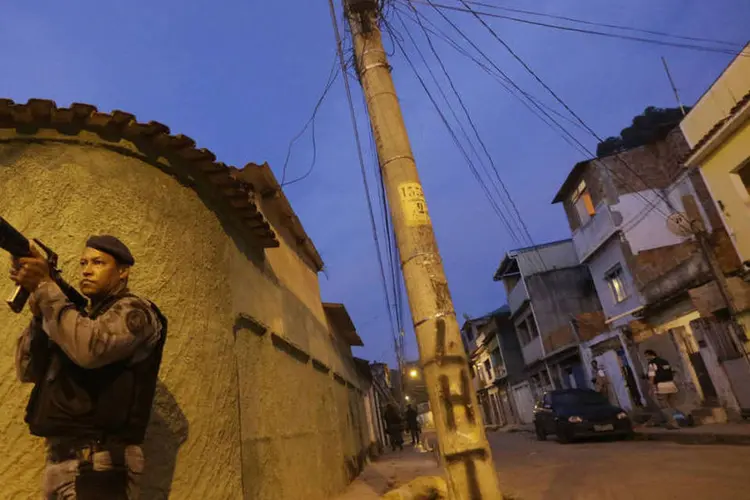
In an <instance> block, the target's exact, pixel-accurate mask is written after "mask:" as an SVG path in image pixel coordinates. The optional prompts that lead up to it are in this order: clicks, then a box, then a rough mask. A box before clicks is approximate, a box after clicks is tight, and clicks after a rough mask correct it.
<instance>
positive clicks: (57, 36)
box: [0, 0, 750, 363]
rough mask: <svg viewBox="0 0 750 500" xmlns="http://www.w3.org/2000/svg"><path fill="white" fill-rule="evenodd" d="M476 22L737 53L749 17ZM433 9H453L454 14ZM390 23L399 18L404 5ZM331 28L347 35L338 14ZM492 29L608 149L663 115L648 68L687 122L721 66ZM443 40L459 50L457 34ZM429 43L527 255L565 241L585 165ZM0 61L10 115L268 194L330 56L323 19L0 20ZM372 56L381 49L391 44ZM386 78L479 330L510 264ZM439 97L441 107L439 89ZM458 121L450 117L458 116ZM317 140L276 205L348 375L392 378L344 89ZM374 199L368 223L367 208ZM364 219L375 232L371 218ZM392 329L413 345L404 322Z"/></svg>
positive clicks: (145, 6) (139, 15)
mask: <svg viewBox="0 0 750 500" xmlns="http://www.w3.org/2000/svg"><path fill="white" fill-rule="evenodd" d="M483 2H484V3H487V4H490V5H495V6H502V7H508V8H515V9H525V10H530V11H535V12H542V13H547V14H554V15H562V16H568V17H573V18H579V19H585V20H587V21H593V22H598V23H608V24H618V25H626V26H633V27H638V28H641V29H647V30H654V31H662V32H669V33H673V34H678V35H685V36H692V37H701V38H707V39H720V40H725V41H729V42H736V43H738V44H740V45H742V44H744V43H745V42H746V41H747V39H748V38H750V36H749V35H750V28H748V19H750V2H747V1H746V0H717V1H715V2H708V1H704V0H660V1H658V2H655V1H653V0H628V1H625V0H608V1H601V0H566V1H562V0H483ZM440 3H442V4H445V5H455V6H458V5H460V3H459V2H458V1H457V0H440ZM396 5H401V7H399V8H400V9H404V8H405V7H403V5H404V3H403V0H400V1H399V2H396ZM475 7H476V8H477V9H481V10H483V11H486V12H495V13H498V14H507V15H512V16H517V17H523V18H526V19H534V20H537V21H543V22H547V23H557V24H562V23H564V22H563V21H561V20H559V19H552V18H541V17H531V16H528V15H522V14H511V13H509V12H507V11H499V10H493V9H491V8H490V7H480V6H477V5H475ZM336 8H337V11H338V12H337V15H338V21H339V24H342V23H341V21H342V16H341V5H340V2H339V0H336ZM418 9H419V10H420V12H422V13H424V14H425V15H427V16H429V17H430V19H433V20H434V21H435V22H436V23H439V26H441V29H443V30H444V31H446V32H449V31H450V28H449V27H448V26H447V25H445V24H444V23H441V22H439V21H440V19H439V17H438V16H437V15H436V14H435V13H434V11H431V10H430V8H429V7H427V6H425V5H424V4H418ZM446 15H447V16H449V18H450V19H452V20H454V21H455V22H456V23H457V25H458V26H459V27H461V28H462V29H463V30H464V31H465V33H466V34H467V35H468V36H469V37H471V38H472V39H473V40H474V41H475V43H476V44H477V45H478V46H479V47H480V48H481V49H482V50H483V51H484V52H485V53H486V54H487V55H489V56H490V57H491V58H492V59H493V60H494V61H496V63H497V64H498V65H499V66H500V67H501V68H502V69H503V71H505V72H506V73H507V74H508V75H509V76H510V77H511V78H513V79H514V80H515V81H516V82H517V84H518V85H519V87H521V88H523V89H524V91H526V92H528V93H529V94H532V95H534V96H535V97H537V98H539V99H540V100H541V101H542V102H544V103H545V104H546V105H548V106H550V107H553V108H554V109H555V110H556V111H558V112H561V113H562V112H564V110H563V108H562V107H561V106H560V105H559V104H557V103H556V102H555V101H554V99H553V98H552V97H551V96H550V95H549V94H547V93H546V92H545V90H544V89H543V88H542V87H541V86H540V85H539V84H538V83H537V82H535V81H534V79H533V78H531V77H530V76H529V75H528V74H527V73H525V70H524V69H523V67H522V66H521V65H520V64H519V63H518V62H517V61H515V60H514V59H513V58H512V57H510V56H509V55H508V53H507V52H506V51H505V49H504V48H503V46H502V45H501V44H500V43H499V42H498V41H497V40H495V39H494V38H492V36H491V35H490V34H489V32H488V31H487V30H486V29H485V28H484V27H483V26H482V25H481V24H480V23H479V21H477V20H476V19H474V18H473V17H471V15H470V14H467V13H463V12H451V11H446ZM389 21H390V23H391V25H392V26H393V27H394V29H395V30H396V31H397V32H398V36H399V38H400V39H401V40H402V43H403V44H404V46H405V47H406V49H407V53H408V54H409V57H410V58H411V60H412V61H413V62H414V63H415V65H416V68H417V70H418V71H419V72H420V74H422V75H423V78H425V79H427V81H429V74H428V73H427V72H426V68H425V65H424V63H423V62H422V61H421V59H420V58H419V56H418V54H417V53H416V51H415V50H414V48H413V47H411V46H410V43H411V42H410V41H409V37H408V34H411V35H412V36H414V37H415V38H416V39H417V43H418V44H419V46H420V47H421V49H422V51H423V53H424V54H425V56H426V57H428V62H429V65H430V67H431V69H433V70H434V71H436V74H438V75H439V76H440V75H441V74H442V73H441V70H440V68H439V66H437V65H436V64H435V60H434V59H433V58H432V54H431V53H430V51H429V48H428V45H427V44H426V42H425V40H424V38H423V36H422V34H421V32H420V30H419V27H418V26H416V25H415V24H413V23H412V22H411V21H408V20H407V21H406V28H407V30H408V34H407V32H406V31H407V30H405V29H404V27H403V26H402V25H401V23H400V21H399V20H398V17H396V16H395V11H391V16H390V18H389ZM487 23H488V24H489V25H490V26H491V27H492V28H493V29H495V30H496V31H497V33H498V34H500V35H501V36H502V37H503V39H504V40H505V41H506V42H507V43H508V44H509V45H510V46H511V47H512V48H513V49H514V50H515V51H516V52H517V53H518V55H519V56H521V57H522V58H523V59H524V60H525V61H526V62H527V63H528V64H529V65H530V66H531V67H532V68H533V69H534V70H535V71H536V72H537V73H538V75H539V76H540V77H541V78H542V79H543V80H544V81H545V82H546V83H547V84H548V85H549V86H550V87H551V88H552V89H553V90H555V92H556V93H557V94H558V95H559V96H560V97H562V98H563V99H564V100H565V101H566V102H567V103H568V104H569V106H570V107H571V108H572V109H573V110H575V111H576V112H577V113H578V114H579V115H580V116H581V117H582V118H583V119H584V120H585V121H586V122H587V124H589V125H590V126H591V127H592V128H593V129H594V130H595V131H596V132H597V133H598V134H599V135H600V136H602V137H606V136H609V135H617V134H618V133H619V131H620V130H621V129H622V128H624V127H626V126H627V125H629V124H630V122H631V120H632V118H633V116H634V115H637V114H639V113H641V112H642V111H643V110H644V108H646V107H647V106H649V105H653V106H658V107H672V106H674V105H675V97H674V95H673V92H672V89H671V88H670V86H669V83H668V80H667V78H666V75H665V72H664V69H663V66H662V61H661V56H664V57H666V59H667V61H668V63H669V66H670V70H671V72H672V76H673V77H674V80H675V82H676V85H677V87H678V90H679V92H680V95H681V97H682V100H683V101H684V102H685V103H686V104H692V103H694V102H695V101H696V100H697V99H698V98H699V97H700V96H701V94H702V93H703V92H704V91H705V90H706V89H707V87H708V86H709V85H710V84H711V83H712V82H713V81H714V80H715V79H716V78H717V77H718V76H719V74H720V73H721V71H722V70H723V69H724V67H725V66H726V65H727V64H728V63H729V62H730V60H731V59H732V56H731V55H727V54H721V53H713V52H700V51H695V50H689V49H685V48H678V47H671V46H661V45H653V44H646V43H640V42H636V41H628V40H622V39H616V38H606V37H599V36H594V35H590V34H582V33H575V32H570V31H559V30H552V29H548V28H544V27H539V26H532V25H528V24H520V23H516V22H512V21H509V20H505V19H489V18H488V19H487ZM567 24H568V25H570V23H567ZM578 26H579V27H581V26H580V25H578ZM588 28H590V29H597V30H603V31H607V32H614V30H612V29H609V28H601V27H593V26H588ZM618 33H621V34H625V35H629V36H647V35H643V34H637V33H634V32H624V31H619V32H618ZM452 38H454V39H455V40H456V41H460V40H461V39H460V38H459V37H458V35H456V34H455V32H454V33H453V34H452ZM673 41H677V42H679V43H699V44H702V45H705V43H706V42H691V41H688V40H675V39H673ZM434 43H435V47H436V49H437V51H438V52H439V54H440V55H441V57H442V60H443V61H444V63H445V65H446V67H447V69H448V70H449V72H450V74H451V75H452V77H453V80H454V84H455V85H456V88H457V89H458V90H459V91H460V93H461V95H462V98H463V100H464V103H465V104H466V106H467V108H468V109H469V111H470V113H471V116H472V118H473V120H474V122H475V124H476V126H477V128H478V130H479V131H480V133H481V135H482V137H483V139H484V142H485V143H486V145H487V148H488V149H489V151H490V153H491V155H492V157H493V159H494V162H495V164H496V166H497V168H498V171H499V173H500V175H501V176H502V179H503V181H504V182H505V184H506V186H507V188H508V190H509V191H510V193H511V195H512V197H513V199H514V200H515V202H516V203H517V205H518V209H519V210H520V213H521V215H522V217H523V219H524V221H525V222H526V224H527V225H528V228H529V230H530V233H531V235H532V237H533V239H534V241H535V242H536V243H541V242H545V241H550V240H556V239H562V238H567V237H569V236H570V231H569V228H568V225H567V221H566V219H565V217H564V214H563V211H562V208H561V207H560V206H559V205H551V204H550V202H551V200H552V198H553V196H554V194H555V193H556V191H557V189H558V188H559V186H560V184H561V183H562V181H563V180H564V179H565V177H566V175H567V174H568V172H569V170H570V169H571V168H572V167H573V165H574V164H575V163H576V162H577V161H580V160H582V159H584V157H583V155H582V154H581V153H579V152H578V151H576V150H575V149H573V148H572V147H571V146H570V145H568V144H567V143H566V142H565V141H563V140H562V139H561V137H560V136H559V135H558V134H557V133H555V132H553V131H552V130H551V129H550V128H549V127H547V126H546V125H545V124H544V123H543V122H542V121H540V119H539V118H537V117H536V116H534V115H533V114H531V113H530V112H529V111H528V109H527V108H525V107H524V106H523V105H522V104H521V103H520V102H519V101H518V100H517V99H515V98H514V97H512V96H511V95H509V94H508V92H507V91H506V90H504V89H503V88H502V87H501V86H500V85H499V84H498V83H497V82H496V81H495V80H494V79H492V78H491V77H489V76H488V75H487V74H486V73H485V72H483V71H482V70H481V69H480V68H478V67H477V66H476V65H475V64H474V62H472V61H470V60H469V59H467V58H466V57H464V56H463V55H461V54H459V53H458V52H456V51H454V50H453V49H452V48H451V47H450V46H449V45H447V44H446V43H444V42H443V41H441V40H438V39H435V40H434ZM0 46H2V47H3V50H2V52H0V68H2V71H0V97H5V98H10V99H13V100H15V101H18V102H25V101H26V100H27V99H29V98H32V97H37V98H47V99H53V100H55V101H56V102H57V104H58V105H61V106H66V105H69V104H70V103H72V102H85V103H90V104H94V105H96V106H97V107H98V108H99V109H100V110H102V111H111V110H114V109H121V110H123V111H128V112H131V113H134V114H135V115H136V116H137V117H138V119H139V120H140V121H148V120H156V121H159V122H162V123H164V124H166V125H168V126H169V127H170V128H171V129H172V131H173V132H174V133H182V134H185V135H188V136H190V137H192V138H194V139H195V140H196V142H197V143H198V145H199V146H200V147H206V148H209V149H211V150H212V151H213V152H214V153H216V156H217V157H218V158H219V160H221V161H223V162H225V163H227V164H231V165H237V166H242V165H245V164H246V163H248V162H256V163H262V162H264V161H267V162H269V163H270V165H271V166H272V168H273V169H274V171H275V172H276V174H277V176H278V177H279V178H280V177H281V170H282V166H283V164H284V160H285V157H286V154H287V148H288V145H289V141H290V140H291V139H292V138H293V137H294V136H295V135H296V134H297V133H298V132H299V131H300V129H301V128H302V127H303V126H304V124H305V123H306V122H307V121H308V119H309V118H310V116H311V113H312V109H313V107H314V105H315V103H316V101H317V100H318V99H319V97H320V95H321V93H322V90H323V87H324V86H325V84H326V80H327V78H328V75H329V73H330V71H331V67H332V65H333V64H334V57H335V54H336V52H335V44H334V36H333V30H332V25H331V19H330V15H329V7H328V3H327V2H326V1H325V0H316V1H311V0H306V1H296V2H294V1H292V2H280V1H257V0H256V1H245V2H240V1H236V0H226V1H224V2H208V1H205V0H193V1H191V2H185V1H179V2H178V1H175V0H163V1H160V2H153V1H146V0H132V1H130V2H102V1H95V0H80V1H76V2H52V1H46V2H44V1H43V2H4V5H3V15H2V16H0ZM386 46H387V48H388V49H389V50H390V49H391V48H392V43H391V42H390V41H389V40H388V39H387V38H386ZM391 63H392V65H393V76H394V79H395V83H396V87H397V89H398V92H399V96H400V100H401V104H402V106H403V113H404V117H405V120H406V125H407V128H408V130H409V132H410V136H411V142H412V146H413V149H414V154H415V157H416V160H417V164H418V167H419V170H420V175H421V179H422V181H423V183H424V189H425V194H426V197H427V201H428V203H429V209H430V214H431V217H432V220H433V223H434V226H435V232H436V235H437V240H438V244H439V247H440V251H441V254H442V257H443V260H444V264H445V269H446V273H447V275H448V280H449V284H450V289H451V292H452V295H453V299H454V302H455V307H456V311H457V313H458V318H459V320H461V318H462V316H463V314H469V315H481V314H484V313H486V312H489V311H491V310H493V309H496V308H497V307H499V306H501V305H502V304H504V302H505V296H504V292H503V291H502V286H501V285H500V284H499V283H495V282H493V281H492V276H493V273H494V271H495V269H496V268H497V265H498V264H499V262H500V260H501V258H502V256H503V254H504V252H506V251H507V250H509V249H512V248H514V247H516V246H518V244H517V243H516V242H515V241H514V240H513V239H512V238H511V236H510V235H509V234H508V232H507V231H506V230H505V229H504V226H503V224H502V222H501V221H500V219H499V218H498V217H497V216H496V215H495V213H494V212H493V210H492V208H491V207H490V205H489V203H488V202H487V200H486V199H485V197H484V195H483V194H482V191H481V189H480V187H479V185H478V183H477V181H476V180H475V179H474V177H473V176H472V175H471V172H470V170H469V167H468V165H467V163H466V161H465V160H464V159H463V157H462V155H461V154H460V152H459V150H458V149H457V148H456V146H455V145H454V144H453V142H452V140H451V138H450V136H449V134H448V132H447V131H446V128H445V126H444V125H443V123H442V121H441V120H440V117H439V116H438V114H437V113H436V112H435V109H434V108H433V106H432V104H431V102H430V100H429V99H428V98H427V96H426V94H425V92H424V91H423V89H422V87H421V86H420V84H419V82H418V80H416V79H415V77H414V74H413V72H412V70H411V68H410V66H409V64H408V62H407V60H406V59H405V58H404V56H403V55H402V54H401V53H400V52H399V51H398V50H396V51H395V54H394V55H393V56H392V58H391ZM350 81H351V83H352V89H353V91H354V100H355V105H356V112H357V116H358V120H359V124H360V129H361V130H362V131H363V142H364V148H365V151H364V154H365V159H366V161H367V169H368V172H370V184H371V186H374V185H375V182H376V181H375V179H374V176H373V175H372V172H373V161H374V160H373V152H372V149H371V143H370V139H369V129H368V125H367V116H366V113H365V111H364V109H363V100H362V93H361V89H360V87H359V85H358V84H357V82H356V81H355V80H353V79H352V80H350ZM441 82H442V83H445V81H444V80H441ZM444 88H445V89H446V91H450V87H448V86H447V85H444ZM436 96H439V94H436ZM438 98H439V97H438ZM444 109H445V108H444ZM457 110H458V112H459V113H460V108H457ZM446 112H447V111H446ZM448 116H450V114H449V113H448ZM568 128H570V129H571V130H573V131H575V130H576V129H575V127H572V126H569V127H568ZM309 132H310V131H309V130H308V132H307V133H306V134H305V135H303V136H302V137H301V138H300V140H299V141H298V142H297V143H296V145H295V147H294V149H293V152H292V156H291V158H290V161H289V165H288V172H287V179H290V178H296V177H298V176H300V175H302V174H304V173H305V172H306V171H307V170H308V168H309V166H310V163H311V160H312V156H313V144H312V141H311V135H310V133H309ZM577 136H578V137H579V138H580V140H581V141H582V142H583V143H584V144H586V146H587V147H588V148H589V149H591V150H595V148H596V140H595V139H594V138H593V137H592V136H591V135H587V134H585V133H577ZM315 138H316V145H317V150H316V163H315V166H314V169H313V170H312V172H311V174H310V175H309V176H308V177H307V178H305V179H304V180H303V181H300V182H297V183H294V184H292V185H290V186H288V187H287V188H286V193H287V196H288V197H289V199H290V201H291V203H292V206H293V207H294V209H295V210H296V212H297V213H298V215H299V217H300V219H301V220H302V223H303V224H304V226H305V229H306V230H307V232H308V234H309V235H310V237H311V238H312V240H313V241H314V243H315V245H316V246H317V248H318V250H319V251H320V253H321V255H322V257H323V260H324V261H325V264H326V274H325V275H323V274H321V275H320V282H321V293H322V296H323V300H324V301H328V302H343V303H345V305H346V307H347V309H348V310H349V313H350V314H351V316H352V318H353V320H354V322H355V324H356V325H357V327H358V330H359V332H360V335H361V337H362V338H363V340H364V342H365V347H364V348H360V349H356V350H355V355H357V356H360V357H364V358H367V359H370V360H376V359H377V360H381V361H387V362H390V363H394V360H395V357H394V355H393V352H392V347H391V346H392V344H391V328H390V323H389V321H388V313H387V312H386V309H385V300H384V298H383V292H382V285H381V283H380V272H379V269H378V264H377V258H376V254H375V249H374V243H373V239H372V232H371V228H370V220H369V215H368V212H367V204H366V201H365V196H364V190H363V186H362V178H361V173H360V167H359V163H358V160H357V153H356V148H355V143H354V139H353V134H352V126H351V123H350V119H349V111H348V107H347V100H346V95H345V92H344V87H343V83H342V80H341V78H340V77H339V78H338V79H337V80H336V81H335V82H334V84H333V86H332V87H331V90H330V92H329V94H328V96H327V97H326V100H325V101H324V103H323V105H322V106H321V108H320V111H319V113H318V115H317V118H316V135H315ZM373 196H374V201H375V206H376V209H377V210H379V205H378V202H377V197H376V193H375V192H373ZM376 215H378V220H379V221H380V220H382V217H381V216H380V212H379V211H378V212H377V214H376ZM381 240H382V236H381ZM406 316H407V318H406V324H407V325H408V324H410V323H411V320H410V318H408V314H407V315H406ZM406 347H407V354H408V356H409V357H412V358H413V357H415V356H416V355H417V351H416V342H415V340H414V336H413V330H412V329H411V328H409V327H407V338H406Z"/></svg>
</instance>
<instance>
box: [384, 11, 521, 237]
mask: <svg viewBox="0 0 750 500" xmlns="http://www.w3.org/2000/svg"><path fill="white" fill-rule="evenodd" d="M396 15H397V16H398V17H399V20H400V21H401V24H402V26H403V27H404V30H406V32H407V34H409V31H408V29H407V28H406V23H404V20H403V19H402V18H401V16H400V15H399V14H398V13H397V14H396ZM420 26H421V27H422V28H424V27H423V26H422V24H421V23H420ZM423 33H424V35H425V39H426V40H427V44H428V45H429V47H430V50H431V51H432V54H433V55H434V56H435V59H436V60H437V61H438V64H439V65H440V68H441V69H442V70H443V74H445V77H446V79H447V80H448V83H449V85H450V87H451V89H452V90H453V93H454V95H455V96H456V99H457V100H458V102H459V104H460V105H461V109H462V110H463V112H464V114H465V115H466V119H467V120H468V122H469V124H470V125H471V128H472V130H473V131H474V135H475V136H476V138H477V141H478V142H479V144H480V146H481V147H482V150H483V151H484V154H485V155H486V156H487V159H488V160H489V162H490V165H491V166H492V170H493V171H494V173H495V177H496V178H497V181H498V182H499V183H500V186H501V187H502V190H503V193H505V196H506V198H507V199H508V202H509V203H510V205H511V207H512V213H515V216H516V217H517V220H516V219H513V220H514V222H516V224H517V228H518V229H520V232H521V234H522V236H525V237H526V238H527V240H528V242H529V243H530V244H531V245H534V239H533V238H532V237H531V233H530V232H529V228H528V226H527V225H526V223H525V222H524V220H523V218H522V217H521V213H520V212H519V210H518V206H517V205H516V203H515V202H514V201H513V198H512V196H511V195H510V192H509V191H508V188H507V186H506V185H505V182H503V180H502V178H501V177H500V172H499V171H498V168H497V165H495V162H494V160H493V159H492V155H491V154H490V152H489V150H488V149H487V145H486V144H485V142H484V141H483V140H482V136H481V134H480V133H479V130H478V129H477V126H476V124H475V123H474V120H472V118H471V114H469V110H468V109H467V108H466V105H465V104H464V100H463V99H462V98H461V93H460V92H459V91H458V89H457V88H456V86H455V84H454V83H453V78H451V76H450V73H449V72H448V69H447V68H446V67H445V64H444V63H443V60H442V59H441V57H440V55H439V54H438V53H437V50H436V49H435V46H434V45H433V43H432V39H431V38H430V36H429V34H428V33H427V31H425V30H423ZM409 36H410V37H411V35H410V34H409ZM412 41H413V39H412ZM415 46H416V43H415ZM505 208H506V210H508V212H509V213H511V210H510V209H509V208H508V205H505ZM511 218H512V216H511ZM518 226H520V227H518ZM522 239H523V238H522Z"/></svg>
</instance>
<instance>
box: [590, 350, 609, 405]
mask: <svg viewBox="0 0 750 500" xmlns="http://www.w3.org/2000/svg"><path fill="white" fill-rule="evenodd" d="M591 372H592V373H593V374H594V378H593V379H591V383H592V384H593V385H594V390H595V391H596V392H598V393H599V394H601V395H602V396H604V397H605V398H607V400H609V379H608V378H607V374H606V373H604V369H602V368H600V367H599V363H598V362H597V361H596V360H595V359H594V360H592V361H591Z"/></svg>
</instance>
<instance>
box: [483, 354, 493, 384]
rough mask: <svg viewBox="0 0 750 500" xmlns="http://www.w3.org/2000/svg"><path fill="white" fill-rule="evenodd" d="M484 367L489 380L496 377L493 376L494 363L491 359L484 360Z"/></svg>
mask: <svg viewBox="0 0 750 500" xmlns="http://www.w3.org/2000/svg"><path fill="white" fill-rule="evenodd" d="M484 369H485V370H486V371H487V381H490V380H492V379H493V378H494V377H493V376H492V364H491V363H490V360H489V359H485V360H484Z"/></svg>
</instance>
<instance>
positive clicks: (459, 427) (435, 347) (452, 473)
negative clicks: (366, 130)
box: [344, 0, 502, 500]
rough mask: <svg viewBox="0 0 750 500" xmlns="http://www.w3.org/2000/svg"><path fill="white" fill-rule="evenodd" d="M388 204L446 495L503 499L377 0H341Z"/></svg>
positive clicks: (463, 498) (475, 499)
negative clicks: (415, 159) (397, 86)
mask: <svg viewBox="0 0 750 500" xmlns="http://www.w3.org/2000/svg"><path fill="white" fill-rule="evenodd" d="M344 8H345V12H346V17H347V19H348V21H349V25H350V26H351V33H352V37H353V41H354V51H355V56H356V69H357V72H358V73H359V78H360V81H361V83H362V87H363V89H364V93H365V97H366V99H367V109H368V112H369V115H370V123H371V126H372V130H373V133H374V136H375V142H376V145H377V149H378V158H379V161H380V169H381V171H382V174H383V179H384V182H385V188H386V195H387V197H388V204H389V205H390V210H391V217H392V221H393V227H394V229H395V233H396V244H397V245H398V249H399V255H400V256H401V267H402V270H403V275H404V282H405V283H406V291H407V296H408V298H409V306H410V309H411V315H412V321H413V322H414V330H415V332H416V335H417V343H418V345H419V355H420V362H421V364H422V369H423V373H424V377H425V383H426V385H427V393H428V396H429V400H430V406H431V407H432V411H433V416H434V419H435V426H436V430H437V435H438V441H439V448H440V454H441V458H442V462H443V464H444V467H445V469H446V473H447V483H448V491H449V495H450V498H452V499H457V500H458V499H460V500H479V499H501V498H502V494H501V493H500V488H499V484H498V480H497V474H496V472H495V467H494V465H493V462H492V455H491V453H490V447H489V443H488V442H487V437H486V435H485V431H484V423H483V422H482V417H481V414H480V412H479V409H478V406H477V395H476V392H475V390H474V387H473V385H472V384H471V377H470V376H469V365H468V361H467V358H466V354H465V353H464V349H463V343H462V342H461V335H460V331H459V326H458V321H457V319H456V313H455V311H454V309H453V301H452V299H451V296H450V293H449V291H448V283H447V281H446V278H445V272H444V270H443V264H442V260H441V258H440V254H439V253H438V249H437V244H436V242H435V235H434V233H433V229H432V222H431V221H430V217H429V214H428V211H427V204H426V202H425V198H424V194H423V192H422V185H421V183H420V182H419V176H418V175H417V167H416V164H415V162H414V157H413V155H412V151H411V146H410V145H409V137H408V136H407V133H406V127H405V126H404V120H403V117H402V115H401V108H400V106H399V102H398V98H397V96H396V89H395V87H394V85H393V80H392V79H391V74H390V69H391V68H390V66H389V64H388V59H387V56H386V53H385V50H384V48H383V43H382V39H381V33H380V29H379V27H378V1H377V0H344Z"/></svg>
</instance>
